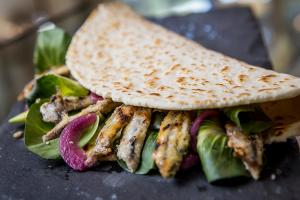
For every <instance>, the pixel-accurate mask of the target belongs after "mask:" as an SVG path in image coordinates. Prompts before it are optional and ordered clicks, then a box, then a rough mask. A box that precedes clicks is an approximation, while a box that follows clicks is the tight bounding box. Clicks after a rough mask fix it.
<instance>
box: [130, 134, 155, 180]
mask: <svg viewBox="0 0 300 200" xmlns="http://www.w3.org/2000/svg"><path fill="white" fill-rule="evenodd" d="M157 135H158V132H151V133H150V134H149V135H148V137H147V138H146V142H145V145H144V147H143V152H142V157H141V162H140V166H139V168H138V170H137V171H135V173H136V174H147V173H148V172H149V171H150V170H152V169H154V168H155V163H154V160H153V158H152V154H153V152H154V150H155V146H156V138H157Z"/></svg>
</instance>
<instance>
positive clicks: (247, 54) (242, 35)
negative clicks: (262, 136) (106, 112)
mask: <svg viewBox="0 0 300 200" xmlns="http://www.w3.org/2000/svg"><path fill="white" fill-rule="evenodd" d="M154 21H155V22H157V23H160V24H162V25H164V26H166V27H167V28H169V29H171V30H174V31H176V32H179V33H180V34H183V35H185V36H186V37H189V38H191V39H194V40H196V41H199V42H201V43H203V45H205V46H207V47H209V48H212V49H215V50H218V51H221V52H223V53H225V54H227V55H230V56H233V57H236V58H239V59H241V60H244V61H246V62H249V63H252V64H256V65H260V66H264V67H267V68H270V67H271V64H270V62H269V59H268V56H267V52H266V49H265V47H264V45H263V42H262V39H261V35H260V31H259V27H258V25H257V22H256V20H255V18H254V17H253V15H252V14H251V12H250V10H248V9H246V8H231V9H225V10H216V11H212V12H209V13H206V14H193V15H188V16H185V17H170V18H165V19H160V20H154ZM22 108H23V105H22V104H21V103H17V104H16V105H15V106H14V107H13V109H12V112H11V113H10V116H12V115H14V114H16V113H18V112H20V111H21V110H22ZM20 128H22V127H17V126H12V125H9V124H7V123H4V124H3V125H2V126H1V128H0V199H38V200H42V199H49V200H54V199H93V200H104V199H112V200H116V199H118V200H120V199H145V200H146V199H159V200H163V199H168V200H173V199H184V200H188V199H202V200H214V199H230V200H237V199H246V200H247V199H249V200H250V199H255V200H258V199H275V200H276V199H299V197H298V195H299V194H300V190H299V189H298V187H299V186H298V185H300V170H299V168H300V159H299V149H298V145H297V144H296V142H295V141H294V140H290V141H289V142H287V143H285V144H277V145H273V146H271V147H269V148H268V150H267V156H266V170H265V172H264V173H263V178H262V180H260V181H253V180H244V181H240V180H239V181H235V182H234V181H229V182H227V183H223V184H219V185H210V184H208V183H207V182H206V180H205V177H204V175H203V173H202V172H201V167H200V166H198V167H195V168H194V169H192V170H190V171H187V172H181V173H180V174H178V175H177V176H176V178H174V179H170V180H165V179H162V178H161V177H160V176H159V175H158V174H156V173H154V174H151V175H148V176H141V175H132V174H129V173H128V172H125V171H123V170H122V169H120V168H119V167H118V166H117V165H116V164H111V163H103V164H102V165H101V166H99V167H96V168H94V169H92V170H90V171H88V172H84V173H78V172H74V171H72V170H70V168H69V167H67V166H66V165H65V164H64V163H63V161H47V160H44V159H41V158H39V157H37V156H35V155H34V154H32V153H31V152H29V151H28V150H26V148H25V146H24V144H23V141H22V140H15V139H13V138H12V134H13V132H15V131H16V130H18V129H20ZM224 167H226V166H224ZM271 174H276V180H275V181H274V180H271V179H270V175H271Z"/></svg>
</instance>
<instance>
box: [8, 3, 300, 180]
mask: <svg viewBox="0 0 300 200" xmlns="http://www.w3.org/2000/svg"><path fill="white" fill-rule="evenodd" d="M34 64H35V66H36V76H35V78H34V80H33V81H32V82H30V83H29V84H28V85H27V86H26V87H25V88H24V90H23V92H22V94H21V95H20V99H25V101H26V102H27V110H26V111H25V112H24V113H21V114H20V115H18V116H16V117H14V118H12V119H11V120H10V122H12V123H16V122H22V123H25V134H24V140H25V145H26V147H27V148H28V149H29V150H30V151H32V152H33V153H35V154H37V155H39V156H40V157H43V158H45V159H63V160H64V161H65V162H66V164H67V165H69V166H70V167H71V168H72V169H74V170H76V171H84V170H88V169H90V168H92V167H95V166H97V165H101V163H102V162H106V161H112V162H117V163H118V164H119V165H120V166H121V167H122V168H124V169H125V170H127V171H128V172H131V173H135V174H147V173H149V172H150V171H152V170H156V169H157V170H158V171H159V173H160V174H161V175H162V176H163V177H165V178H170V177H174V176H175V175H176V174H177V173H178V171H181V170H188V169H190V168H191V167H196V166H197V167H198V168H199V171H200V170H201V168H202V170H203V172H204V174H205V176H206V178H207V180H208V181H209V182H211V183H212V182H215V181H220V180H224V179H230V178H235V177H248V176H249V177H253V178H254V179H259V177H260V174H261V171H262V170H263V167H264V149H265V146H266V145H268V144H272V143H277V142H285V141H286V140H287V139H288V138H291V137H295V136H297V135H299V134H300V114H299V113H300V108H299V106H297V105H298V104H299V102H300V79H299V78H297V77H294V76H291V75H288V74H283V73H277V72H275V71H272V70H266V69H263V68H260V67H256V66H252V65H249V64H247V63H244V62H242V61H238V60H236V59H234V58H231V57H228V56H225V55H223V54H221V53H218V52H215V51H212V50H209V49H207V48H205V47H203V46H202V45H200V44H198V43H195V42H193V41H190V40H188V39H186V38H184V37H182V36H180V35H177V34H176V33H173V32H171V31H169V30H167V29H165V28H163V27H161V26H159V25H156V24H153V23H151V22H149V21H147V20H145V19H144V18H142V17H140V16H139V15H137V14H136V13H135V12H134V11H133V10H132V9H131V8H130V7H128V6H127V5H125V4H123V3H119V2H115V1H113V2H105V3H102V4H100V5H99V6H98V7H97V8H96V9H95V10H94V11H93V12H92V14H91V15H90V16H89V17H88V19H87V20H86V21H85V23H84V24H83V25H82V26H81V27H80V29H79V30H78V31H77V32H76V33H75V35H74V36H73V38H71V36H69V35H68V34H67V33H65V32H64V31H63V30H61V29H59V28H57V27H54V28H53V27H52V28H50V29H49V28H46V29H43V30H41V31H40V32H39V34H38V40H37V44H36V48H35V52H34Z"/></svg>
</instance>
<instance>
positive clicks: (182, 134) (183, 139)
mask: <svg viewBox="0 0 300 200" xmlns="http://www.w3.org/2000/svg"><path fill="white" fill-rule="evenodd" d="M190 125H191V119H190V116H189V113H188V112H179V111H170V112H169V113H168V114H167V116H166V117H165V118H164V120H163V121H162V123H161V126H160V130H159V133H158V136H157V147H156V149H155V152H154V154H153V158H154V160H155V163H156V165H157V167H158V169H159V171H160V173H161V175H162V176H163V177H172V176H174V175H175V174H176V172H177V171H178V170H179V168H180V165H181V162H182V159H183V157H184V156H185V155H186V153H187V151H188V147H189V142H190V134H189V129H190Z"/></svg>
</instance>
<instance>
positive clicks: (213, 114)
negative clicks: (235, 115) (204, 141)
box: [190, 110, 219, 152]
mask: <svg viewBox="0 0 300 200" xmlns="http://www.w3.org/2000/svg"><path fill="white" fill-rule="evenodd" d="M218 115H219V112H218V111H217V110H205V111H203V112H201V113H200V115H199V116H198V117H197V118H196V119H195V120H194V122H193V123H192V126H191V128H190V134H191V146H192V150H193V151H194V152H197V150H196V145H197V134H198V130H199V128H200V125H201V124H202V122H203V121H204V120H205V119H206V118H209V117H216V116H218Z"/></svg>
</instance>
